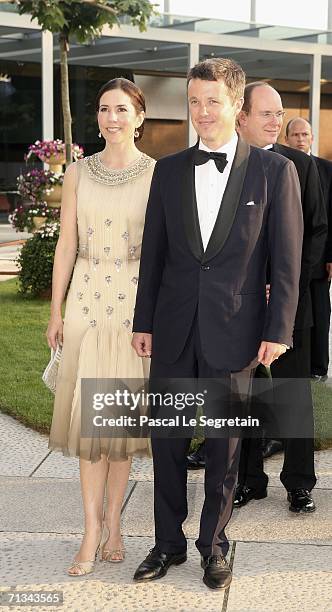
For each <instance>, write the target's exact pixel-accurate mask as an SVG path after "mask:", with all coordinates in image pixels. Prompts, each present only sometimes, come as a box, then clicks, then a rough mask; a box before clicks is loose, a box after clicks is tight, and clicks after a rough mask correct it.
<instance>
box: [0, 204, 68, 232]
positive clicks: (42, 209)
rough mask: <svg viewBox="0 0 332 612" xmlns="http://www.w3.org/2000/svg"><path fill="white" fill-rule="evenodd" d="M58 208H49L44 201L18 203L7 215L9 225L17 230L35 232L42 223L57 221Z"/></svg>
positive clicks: (58, 216) (58, 217) (58, 215)
mask: <svg viewBox="0 0 332 612" xmlns="http://www.w3.org/2000/svg"><path fill="white" fill-rule="evenodd" d="M59 219H60V209H59V208H49V207H48V206H47V204H46V203H45V202H40V203H35V204H31V205H30V206H26V205H20V206H18V207H17V208H15V210H14V211H13V212H12V213H11V214H10V215H9V216H8V220H9V222H10V223H11V226H12V227H13V228H14V229H16V231H18V232H23V231H27V232H35V231H36V229H39V228H40V227H41V226H42V225H44V223H49V222H58V221H59Z"/></svg>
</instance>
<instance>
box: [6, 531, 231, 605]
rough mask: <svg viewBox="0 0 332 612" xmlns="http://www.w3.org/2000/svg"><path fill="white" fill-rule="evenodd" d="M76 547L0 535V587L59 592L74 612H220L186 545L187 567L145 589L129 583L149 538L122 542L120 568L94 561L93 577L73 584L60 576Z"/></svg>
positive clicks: (42, 537)
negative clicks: (105, 611) (124, 555)
mask: <svg viewBox="0 0 332 612" xmlns="http://www.w3.org/2000/svg"><path fill="white" fill-rule="evenodd" d="M79 543H80V538H79V537H77V536H68V535H51V534H43V533H41V534H37V533H36V534H33V535H32V534H25V533H22V534H13V533H5V534H4V533H3V534H0V584H1V585H2V587H13V586H14V585H15V586H16V588H17V589H18V590H19V589H26V590H36V591H37V590H63V591H64V609H65V610H68V611H76V612H79V611H81V610H84V609H86V610H89V612H90V611H91V612H92V611H94V610H96V611H98V612H99V610H107V611H108V612H110V610H111V611H112V612H123V611H124V610H126V611H131V610H135V611H137V612H142V610H144V611H146V612H153V611H156V612H163V611H165V612H168V611H169V612H193V611H194V610H200V611H201V610H204V612H217V611H218V612H220V611H221V609H222V605H223V597H224V593H223V592H218V591H217V592H215V591H211V590H209V589H207V587H206V586H205V585H204V584H203V582H202V573H203V572H202V569H201V568H200V561H199V554H198V552H197V550H196V548H195V546H194V543H193V542H192V541H191V542H189V549H188V561H187V562H186V563H183V564H182V565H181V566H178V567H174V568H170V570H169V572H168V574H167V576H165V578H163V579H162V580H157V581H155V582H151V583H149V584H136V583H134V582H133V580H132V577H133V574H134V572H135V570H136V568H137V566H138V564H139V563H140V562H141V561H142V560H143V559H144V558H145V556H146V555H147V553H148V551H149V549H150V548H152V546H153V541H152V538H148V537H142V538H130V537H125V538H124V543H125V546H126V551H127V552H126V558H125V561H124V563H119V564H114V563H113V564H111V563H101V562H99V561H98V562H97V563H96V569H95V572H94V573H93V574H90V575H88V576H79V577H77V578H73V577H71V576H68V575H67V574H66V573H65V570H66V568H67V567H69V565H70V563H71V561H72V559H73V557H74V555H75V553H76V551H77V548H78V547H79ZM18 550H19V555H18V554H17V551H18ZM11 609H12V608H11ZM30 609H31V610H32V612H35V610H36V608H32V607H31V608H27V607H24V610H27V611H28V610H30ZM58 609H59V608H58ZM60 609H61V608H60ZM38 610H41V608H38ZM45 610H50V608H48V607H47V608H45Z"/></svg>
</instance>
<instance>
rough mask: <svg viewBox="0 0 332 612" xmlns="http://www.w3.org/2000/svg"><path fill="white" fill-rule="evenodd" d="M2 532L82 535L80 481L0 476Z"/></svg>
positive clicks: (0, 529) (128, 488)
mask: <svg viewBox="0 0 332 612" xmlns="http://www.w3.org/2000/svg"><path fill="white" fill-rule="evenodd" d="M133 486H134V485H133V483H129V484H128V487H127V492H126V496H125V497H127V496H128V494H129V493H130V491H131V489H132V487H133ZM9 509H10V511H9ZM132 518H133V517H132ZM0 531H18V532H19V531H26V532H42V531H43V532H50V533H82V531H83V511H82V501H81V490H80V483H79V481H78V480H77V479H75V480H73V481H71V480H68V479H67V480H55V479H47V478H45V479H41V478H39V479H35V478H3V477H0Z"/></svg>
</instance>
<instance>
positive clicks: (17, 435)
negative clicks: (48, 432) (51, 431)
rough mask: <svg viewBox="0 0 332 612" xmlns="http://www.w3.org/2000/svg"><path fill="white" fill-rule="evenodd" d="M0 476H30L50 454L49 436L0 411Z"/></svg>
mask: <svg viewBox="0 0 332 612" xmlns="http://www.w3.org/2000/svg"><path fill="white" fill-rule="evenodd" d="M0 439H1V445H0V476H29V475H30V474H31V473H32V472H33V470H34V469H36V467H37V466H38V465H39V463H40V462H41V461H43V459H44V458H45V457H46V456H47V455H48V453H49V450H48V448H47V444H48V439H47V436H43V435H42V434H40V433H38V432H36V431H33V430H32V429H29V428H28V427H25V425H22V423H19V421H16V419H13V418H12V417H11V416H9V415H7V414H4V413H2V412H0Z"/></svg>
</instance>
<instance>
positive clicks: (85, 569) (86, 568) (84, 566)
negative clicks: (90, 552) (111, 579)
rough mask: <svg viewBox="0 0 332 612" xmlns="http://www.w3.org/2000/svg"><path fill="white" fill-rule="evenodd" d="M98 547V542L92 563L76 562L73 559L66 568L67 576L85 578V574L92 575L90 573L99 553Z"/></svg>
mask: <svg viewBox="0 0 332 612" xmlns="http://www.w3.org/2000/svg"><path fill="white" fill-rule="evenodd" d="M100 545H101V542H99V544H98V546H97V550H96V553H95V558H94V560H93V561H76V560H75V559H74V561H73V563H72V564H71V566H70V567H69V568H68V570H67V574H68V575H69V576H85V575H86V574H92V572H93V571H94V569H95V562H96V560H97V556H98V553H99V549H100ZM76 568H77V569H78V570H79V571H78V572H71V571H70V570H73V569H76Z"/></svg>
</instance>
